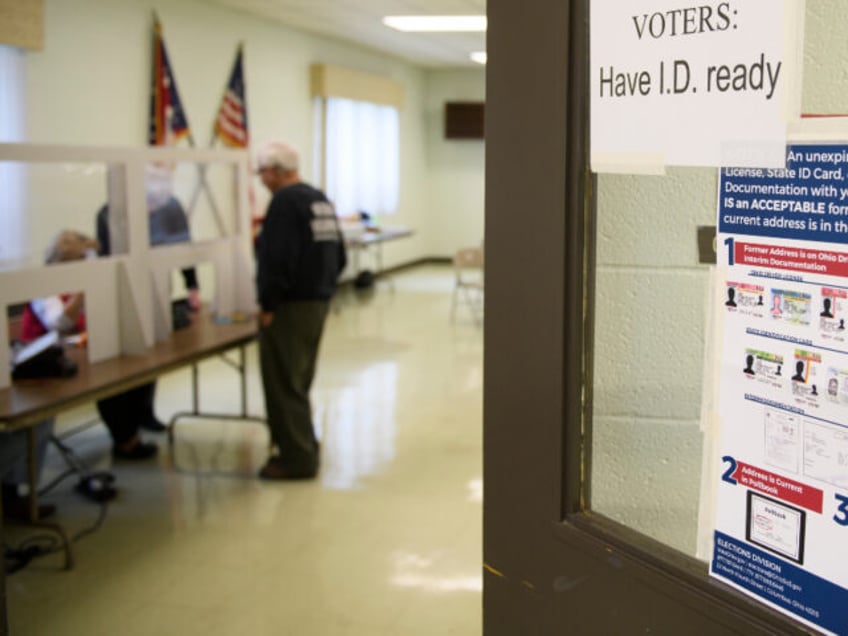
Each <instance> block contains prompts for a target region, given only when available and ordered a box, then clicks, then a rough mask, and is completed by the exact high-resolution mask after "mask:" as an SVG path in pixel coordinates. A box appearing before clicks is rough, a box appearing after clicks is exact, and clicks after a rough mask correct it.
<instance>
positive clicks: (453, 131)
mask: <svg viewBox="0 0 848 636" xmlns="http://www.w3.org/2000/svg"><path fill="white" fill-rule="evenodd" d="M485 106H486V105H485V103H484V102H445V138H446V139H483V136H484V129H485Z"/></svg>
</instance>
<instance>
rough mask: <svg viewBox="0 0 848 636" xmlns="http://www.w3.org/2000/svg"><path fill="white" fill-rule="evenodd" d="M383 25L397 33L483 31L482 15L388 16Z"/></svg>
mask: <svg viewBox="0 0 848 636" xmlns="http://www.w3.org/2000/svg"><path fill="white" fill-rule="evenodd" d="M383 24H385V25H386V26H389V27H392V28H393V29H397V30H398V31H485V30H486V16H484V15H388V16H386V17H385V18H383Z"/></svg>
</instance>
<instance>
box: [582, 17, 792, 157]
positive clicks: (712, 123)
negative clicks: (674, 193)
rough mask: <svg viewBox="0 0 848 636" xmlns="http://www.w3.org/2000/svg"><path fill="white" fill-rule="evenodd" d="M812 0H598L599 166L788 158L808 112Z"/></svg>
mask: <svg viewBox="0 0 848 636" xmlns="http://www.w3.org/2000/svg"><path fill="white" fill-rule="evenodd" d="M803 8H804V3H803V0H745V1H744V2H741V1H740V0H736V1H729V2H712V3H706V4H701V5H695V4H692V3H691V1H690V2H686V1H685V0H636V1H628V2H619V1H618V0H592V4H591V15H590V23H591V51H590V71H589V73H590V81H591V108H592V113H591V136H592V159H591V160H592V169H593V170H594V171H596V172H656V171H661V170H662V168H663V167H664V166H666V165H682V166H720V165H733V166H754V165H755V166H758V167H764V166H765V167H769V166H774V167H782V166H783V160H784V150H785V145H786V126H787V123H788V122H789V121H794V120H795V119H797V117H798V116H799V114H800V77H799V76H800V72H799V71H800V68H801V66H800V63H801V55H802V47H801V44H800V43H801V39H802V36H803Z"/></svg>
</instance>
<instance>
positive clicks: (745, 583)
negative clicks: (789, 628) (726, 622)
mask: <svg viewBox="0 0 848 636" xmlns="http://www.w3.org/2000/svg"><path fill="white" fill-rule="evenodd" d="M711 571H712V573H713V574H714V575H716V576H719V577H721V578H723V579H725V580H727V581H729V582H731V583H734V584H736V585H738V586H739V587H741V588H743V589H745V590H747V591H748V592H750V593H751V594H754V595H755V596H759V597H760V598H762V599H764V600H767V601H770V602H771V603H774V604H775V605H777V606H778V607H780V608H782V609H784V610H786V611H787V612H790V613H792V614H794V615H796V616H798V617H800V618H802V619H804V620H806V621H808V622H810V623H813V624H816V625H819V626H821V627H823V628H824V629H827V630H830V631H832V632H834V633H835V634H848V602H846V601H848V590H846V589H845V588H843V587H840V586H838V585H835V584H833V583H831V582H830V581H827V580H825V579H823V578H821V577H818V576H815V575H813V574H810V573H809V572H807V571H806V570H804V569H802V568H800V567H797V566H795V565H793V564H791V563H789V562H788V561H785V560H783V559H780V558H778V557H776V556H774V555H772V554H769V553H768V552H764V551H762V550H758V549H757V548H755V547H753V546H752V545H750V544H749V543H745V542H742V541H739V540H737V539H734V538H733V537H731V536H729V535H726V534H724V533H723V532H719V531H716V533H715V546H714V548H713V562H712V567H711Z"/></svg>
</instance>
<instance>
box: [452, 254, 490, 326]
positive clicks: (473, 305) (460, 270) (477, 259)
mask: <svg viewBox="0 0 848 636" xmlns="http://www.w3.org/2000/svg"><path fill="white" fill-rule="evenodd" d="M453 270H454V288H453V297H452V299H451V322H453V321H455V320H456V307H457V304H459V300H460V297H461V300H462V302H464V303H465V304H466V305H467V306H468V308H469V310H470V311H471V317H472V318H473V319H474V324H476V325H478V326H480V325H482V324H483V290H484V285H483V248H482V247H463V248H461V249H459V250H457V251H456V253H455V254H454V257H453Z"/></svg>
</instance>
